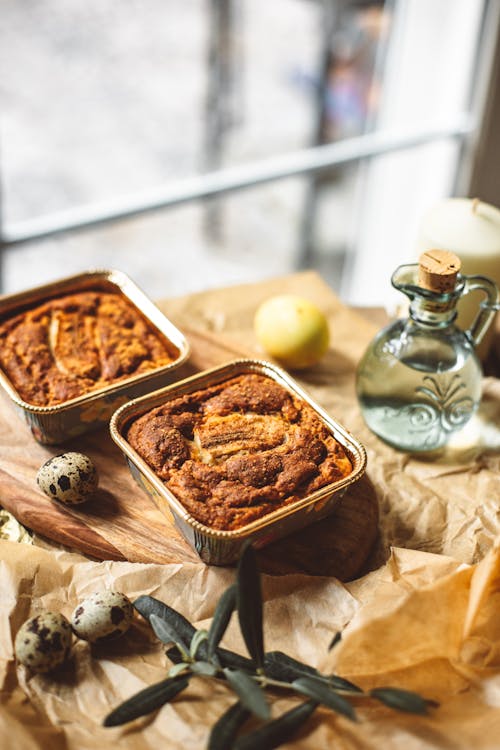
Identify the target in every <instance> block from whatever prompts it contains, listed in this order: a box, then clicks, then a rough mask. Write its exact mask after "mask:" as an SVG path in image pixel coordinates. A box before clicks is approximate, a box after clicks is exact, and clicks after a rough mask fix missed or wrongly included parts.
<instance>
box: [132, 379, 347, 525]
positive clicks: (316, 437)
mask: <svg viewBox="0 0 500 750" xmlns="http://www.w3.org/2000/svg"><path fill="white" fill-rule="evenodd" d="M127 439H128V441H129V443H130V445H131V446H132V447H133V448H134V449H135V450H136V451H137V453H139V455H140V456H142V458H143V459H144V460H145V461H146V462H147V463H148V465H149V466H150V467H151V468H152V469H153V470H154V471H155V473H156V474H157V475H158V476H159V477H160V478H161V479H162V480H163V481H164V483H165V484H166V486H167V487H168V488H169V489H170V490H171V492H172V493H173V494H174V495H175V496H176V497H177V498H178V500H180V502H181V503H182V504H183V505H184V507H185V508H186V509H187V510H188V511H189V513H190V514H191V515H192V516H193V517H194V518H195V519H197V520H198V521H200V522H201V523H203V524H205V525H206V526H210V527H212V528H214V529H227V530H231V529H237V528H240V527H242V526H244V525H246V524H247V523H250V522H251V521H255V520H256V519H257V518H261V517H262V516H264V515H266V514H267V513H270V512H271V511H273V510H276V508H278V507H281V506H283V505H288V504H289V503H293V502H294V501H295V500H297V499H298V498H301V497H305V496H306V495H309V494H310V493H311V492H314V491H315V490H317V489H319V488H320V487H324V486H325V485H327V484H329V483H331V482H335V481H337V480H339V479H342V478H343V477H345V476H347V475H348V474H350V473H351V471H352V465H351V462H350V460H349V458H348V457H347V455H346V454H345V451H344V449H343V447H342V446H341V445H340V444H339V443H338V442H337V441H336V440H335V438H334V437H333V435H332V434H331V433H330V432H329V430H328V429H327V427H326V426H325V425H324V424H323V422H322V421H321V420H320V419H319V417H318V416H317V415H316V413H315V412H314V411H313V409H312V408H311V407H310V406H309V405H308V404H306V403H305V402H303V401H302V400H301V399H298V398H297V397H295V396H294V395H292V394H290V393H289V392H288V391H287V390H285V389H284V388H283V387H282V386H281V385H280V384H279V383H276V382H275V381H274V380H272V379H271V378H268V377H266V376H263V375H258V374H247V375H239V376H237V377H234V378H232V379H230V380H227V381H226V382H224V383H222V384H219V385H215V386H212V387H209V388H204V389H202V390H199V391H196V392H194V393H191V394H189V395H186V396H181V397H179V398H176V399H173V400H172V401H170V402H169V403H167V404H165V405H164V406H160V407H158V408H156V409H153V410H151V411H149V412H147V413H146V414H144V415H143V416H141V417H139V418H138V419H137V420H135V421H134V422H133V423H132V425H131V426H130V428H129V430H128V435H127Z"/></svg>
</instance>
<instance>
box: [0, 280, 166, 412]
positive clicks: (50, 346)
mask: <svg viewBox="0 0 500 750" xmlns="http://www.w3.org/2000/svg"><path fill="white" fill-rule="evenodd" d="M178 354H179V352H178V351H177V349H176V348H175V347H174V346H173V344H171V343H170V342H169V341H167V339H165V338H164V337H161V336H160V335H159V334H157V333H155V331H154V330H153V329H152V328H151V327H150V326H148V324H147V322H146V321H145V320H144V319H143V318H142V317H141V315H140V314H139V313H138V312H137V310H135V308H134V307H132V305H130V304H129V303H128V302H127V300H125V299H124V298H123V297H122V296H121V295H120V294H115V293H109V292H100V291H95V292H94V291H91V292H79V293H75V294H70V295H66V296H64V297H60V298H58V299H53V300H49V301H48V302H45V303H44V304H41V305H39V306H38V307H36V308H34V309H32V310H28V311H26V312H23V313H20V314H19V315H16V316H15V317H13V318H11V319H9V320H6V321H4V322H3V324H2V325H1V326H0V365H1V367H2V369H3V370H4V372H5V374H6V375H7V376H8V378H9V380H10V381H11V383H12V385H13V386H14V388H15V389H16V390H17V392H18V393H19V395H20V396H21V398H22V399H24V401H26V402H27V403H29V404H34V405H37V406H53V405H55V404H59V403H62V402H64V401H68V400H69V399H72V398H75V397H76V396H81V395H82V394H85V393H88V392H90V391H94V390H97V389H98V388H102V387H104V386H107V385H110V384H112V383H115V382H117V381H120V380H123V379H124V378H127V377H130V376H133V375H137V374H139V373H141V372H146V371H148V370H152V369H155V368H157V367H161V366H162V365H166V364H168V363H169V362H171V361H172V360H173V359H176V358H177V356H178Z"/></svg>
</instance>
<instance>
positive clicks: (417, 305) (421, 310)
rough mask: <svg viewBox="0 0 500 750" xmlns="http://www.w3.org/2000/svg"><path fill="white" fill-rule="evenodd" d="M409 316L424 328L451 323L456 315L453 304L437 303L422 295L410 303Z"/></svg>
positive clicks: (441, 326)
mask: <svg viewBox="0 0 500 750" xmlns="http://www.w3.org/2000/svg"><path fill="white" fill-rule="evenodd" d="M410 317H411V319H412V320H413V321H414V322H415V323H417V324H418V325H420V326H422V327H424V328H431V329H441V328H446V327H447V326H450V325H452V323H453V322H454V321H455V319H456V317H457V310H456V308H455V305H454V304H453V305H450V304H444V305H443V304H439V303H437V302H432V301H430V300H428V299H424V298H422V297H415V298H414V299H412V301H411V303H410Z"/></svg>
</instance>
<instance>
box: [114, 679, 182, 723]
mask: <svg viewBox="0 0 500 750" xmlns="http://www.w3.org/2000/svg"><path fill="white" fill-rule="evenodd" d="M188 685H189V679H188V678H187V677H186V676H185V675H182V676H179V677H167V679H166V680H162V681H161V682H157V683H156V684H154V685H150V686H149V687H147V688H145V689H144V690H141V691H140V692H139V693H136V695H134V696H132V698H129V699H128V700H126V701H124V702H123V703H121V704H120V705H119V706H118V707H117V708H115V709H114V710H113V711H111V713H109V714H108V715H107V716H106V718H105V719H104V721H103V725H104V726H105V727H116V726H119V725H120V724H125V723H126V722H127V721H132V720H133V719H137V718H139V716H145V715H146V714H149V713H151V711H155V710H156V709H157V708H160V707H161V706H163V705H165V703H168V702H169V701H170V700H172V698H175V696H176V695H177V694H178V693H180V692H181V690H184V689H185V688H186V687H187V686H188Z"/></svg>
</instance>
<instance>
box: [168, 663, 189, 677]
mask: <svg viewBox="0 0 500 750" xmlns="http://www.w3.org/2000/svg"><path fill="white" fill-rule="evenodd" d="M189 666H190V665H189V664H186V662H184V661H180V662H179V663H178V664H174V666H173V667H170V669H169V670H168V676H169V677H177V675H178V674H180V673H181V672H184V670H186V669H189Z"/></svg>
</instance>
